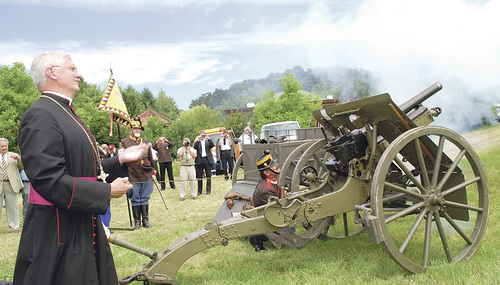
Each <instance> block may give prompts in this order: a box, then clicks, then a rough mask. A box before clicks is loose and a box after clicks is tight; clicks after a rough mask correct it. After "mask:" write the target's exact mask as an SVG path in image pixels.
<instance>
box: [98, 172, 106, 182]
mask: <svg viewBox="0 0 500 285" xmlns="http://www.w3.org/2000/svg"><path fill="white" fill-rule="evenodd" d="M108 176H109V174H107V173H105V172H104V171H102V170H101V174H99V176H97V178H99V179H101V180H102V182H104V183H107V182H106V178H107V177H108Z"/></svg>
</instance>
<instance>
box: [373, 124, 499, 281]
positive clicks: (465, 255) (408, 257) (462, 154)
mask: <svg viewBox="0 0 500 285" xmlns="http://www.w3.org/2000/svg"><path fill="white" fill-rule="evenodd" d="M426 137H427V138H428V139H432V140H433V141H436V142H439V145H438V146H437V147H435V150H433V151H432V152H431V151H429V149H427V148H426V147H423V146H422V145H423V144H422V142H423V141H425V140H426V139H427V138H426ZM408 149H411V150H413V153H414V154H415V156H416V158H417V159H418V162H417V163H415V164H417V165H415V166H414V167H415V169H412V168H411V164H409V163H408V162H407V161H406V159H405V158H404V157H403V155H402V153H408V152H407V151H408ZM431 156H433V157H434V158H433V159H432V158H429V157H431ZM414 161H415V160H414ZM396 166H397V167H398V169H399V171H401V173H402V174H403V173H404V174H406V177H407V178H408V180H407V182H406V185H404V186H401V184H397V183H393V182H389V181H387V178H388V177H389V176H388V174H389V171H390V169H391V173H394V170H395V169H394V168H395V167H396ZM417 169H418V171H415V170H417ZM457 175H458V176H459V177H460V179H458V180H459V182H458V183H450V182H453V181H452V180H454V178H453V177H455V178H456V176H457ZM455 180H456V179H455ZM460 182H461V183H460ZM450 184H453V185H450ZM405 186H406V187H405ZM408 187H409V188H408ZM384 190H385V191H384ZM459 192H460V194H462V193H463V195H464V196H465V198H464V199H465V201H464V199H462V201H460V202H456V198H453V197H452V196H454V195H455V196H456V195H457V194H459ZM391 193H392V194H397V195H399V196H401V195H403V196H406V197H407V198H406V199H407V200H406V201H408V199H410V200H412V201H413V202H412V204H406V206H404V205H401V206H399V207H398V206H394V205H392V206H389V205H388V204H385V205H384V201H385V202H387V201H388V198H387V196H388V195H391ZM371 203H372V204H371V207H372V210H373V214H374V215H376V217H377V218H378V223H377V225H376V231H377V235H378V236H380V237H381V238H380V239H381V242H382V244H383V246H384V247H385V250H386V251H387V253H388V254H389V255H390V256H391V257H392V258H393V259H394V261H396V263H398V264H399V265H401V266H402V267H403V268H405V269H407V270H408V271H410V272H413V273H421V272H424V271H425V269H426V268H427V267H429V266H430V265H431V263H432V266H437V265H439V264H443V263H446V262H458V261H460V260H468V259H469V258H471V257H472V255H474V253H475V251H476V250H477V248H478V246H479V243H480V242H481V239H482V238H483V236H484V233H485V231H486V223H487V220H488V212H489V192H488V183H487V180H486V174H485V172H484V169H483V166H482V164H481V161H480V160H479V157H478V155H477V154H476V152H475V151H474V150H473V148H472V147H471V146H470V145H469V143H468V142H467V141H466V140H465V139H464V138H462V137H461V136H460V135H459V134H457V133H455V132H453V131H451V130H449V129H446V128H443V127H435V126H433V127H418V128H415V129H411V130H409V131H407V132H405V133H403V134H401V135H400V136H399V137H397V138H396V139H395V140H394V141H393V142H392V143H391V144H390V145H389V146H388V147H387V149H386V150H385V151H384V153H383V154H382V156H381V158H380V160H379V163H378V165H377V167H376V169H375V172H374V176H373V181H372V188H371ZM454 210H455V211H457V210H458V211H462V213H463V212H465V215H466V217H467V218H466V219H463V218H462V219H461V220H458V219H455V218H454V217H452V216H453V215H452V214H451V213H452V211H454Z"/></svg>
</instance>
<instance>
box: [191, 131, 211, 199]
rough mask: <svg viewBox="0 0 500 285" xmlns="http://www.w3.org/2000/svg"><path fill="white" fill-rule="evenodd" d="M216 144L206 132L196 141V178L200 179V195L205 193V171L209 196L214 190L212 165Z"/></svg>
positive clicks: (201, 133)
mask: <svg viewBox="0 0 500 285" xmlns="http://www.w3.org/2000/svg"><path fill="white" fill-rule="evenodd" d="M214 146H215V145H214V142H213V141H212V140H211V139H210V138H209V137H208V135H207V134H205V131H200V133H199V135H198V136H197V137H196V138H195V139H194V145H193V147H194V149H195V150H196V159H195V164H196V178H197V179H198V195H201V193H202V192H203V171H205V176H206V177H207V190H206V191H207V192H206V193H207V195H210V190H211V188H212V179H211V177H212V164H214V163H215V162H214V157H213V156H212V153H211V151H210V150H211V149H212V148H213V147H214Z"/></svg>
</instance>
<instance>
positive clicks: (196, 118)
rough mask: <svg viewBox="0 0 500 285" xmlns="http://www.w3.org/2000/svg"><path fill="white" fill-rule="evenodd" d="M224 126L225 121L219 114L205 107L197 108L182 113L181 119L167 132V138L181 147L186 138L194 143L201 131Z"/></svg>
mask: <svg viewBox="0 0 500 285" xmlns="http://www.w3.org/2000/svg"><path fill="white" fill-rule="evenodd" d="M222 125H223V121H222V120H221V118H220V117H219V113H218V112H216V111H214V110H212V109H211V108H208V107H207V106H205V105H201V106H196V107H193V108H191V109H189V110H187V111H184V112H181V114H180V116H179V119H177V120H176V121H174V122H173V123H172V124H171V125H170V127H169V128H168V129H167V130H166V137H168V138H170V139H171V140H172V141H173V142H174V144H175V145H176V146H180V145H181V144H182V140H183V139H184V138H190V139H191V141H193V140H194V138H195V137H196V136H197V135H198V132H199V131H200V130H206V129H211V128H216V127H220V126H222Z"/></svg>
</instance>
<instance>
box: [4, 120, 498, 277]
mask: <svg viewBox="0 0 500 285" xmlns="http://www.w3.org/2000/svg"><path fill="white" fill-rule="evenodd" d="M497 132H500V126H494V127H489V128H487V129H484V130H479V131H476V132H472V133H470V134H467V135H466V137H467V138H469V137H470V138H474V136H475V134H478V135H480V136H481V137H483V138H482V139H481V140H480V143H481V145H480V147H479V148H478V153H479V155H480V157H481V160H482V163H483V165H484V168H485V170H486V173H487V176H488V183H489V190H490V205H491V208H490V219H489V223H488V228H487V232H486V235H485V238H484V239H483V241H482V243H481V245H480V247H479V249H478V251H477V252H476V254H475V255H474V256H473V257H472V259H470V260H469V261H464V262H459V263H455V264H444V265H441V266H438V267H431V268H429V269H428V270H427V272H426V273H424V274H419V275H414V274H411V273H408V272H407V271H406V270H404V269H402V268H401V267H400V266H398V265H397V264H396V263H395V262H394V261H393V260H392V258H390V257H389V256H388V255H387V253H386V252H385V250H384V249H383V248H382V247H381V246H380V245H377V244H373V243H371V242H370V241H369V238H368V235H367V234H366V233H362V234H360V235H357V236H353V237H349V238H345V239H338V240H328V241H326V242H323V241H320V240H313V241H311V242H310V243H309V244H307V245H306V246H305V247H304V248H302V249H295V248H289V247H283V248H282V249H281V250H277V249H274V248H273V247H272V246H271V245H268V246H267V248H268V250H267V251H266V252H259V253H256V252H253V251H252V250H251V247H250V245H249V244H248V242H247V241H246V240H234V241H230V243H229V245H228V246H225V247H224V246H218V247H215V248H212V249H208V250H205V251H203V252H201V253H199V254H197V255H195V256H193V257H192V258H190V259H189V260H188V261H187V262H186V263H184V265H183V266H182V267H181V268H180V270H179V271H178V273H177V275H176V277H175V280H176V281H177V282H178V283H179V284H497V283H498V282H500V281H498V280H499V279H500V278H499V277H498V273H497V272H498V264H500V245H499V243H498V235H499V234H500V217H499V206H497V205H496V201H497V200H498V199H499V198H498V197H497V196H496V191H497V189H498V188H499V183H500V170H499V169H500V168H499V167H498V165H499V162H500V143H497V141H498V139H497V138H498V136H491V137H489V136H488V134H491V133H497ZM485 140H488V141H489V144H488V145H487V146H486V147H485V146H484V141H485ZM470 141H471V144H472V145H473V146H475V142H474V141H475V140H474V139H471V140H470ZM174 165H178V163H174ZM174 171H175V172H174V173H176V178H177V179H178V166H177V167H176V168H175V170H174ZM167 185H168V184H167ZM176 186H177V189H176V190H171V189H169V188H167V190H165V191H163V192H162V193H163V195H164V196H165V199H166V201H167V205H168V210H166V209H165V207H164V206H163V202H162V200H161V198H160V196H159V194H158V191H156V190H155V191H154V192H153V195H152V198H151V206H150V221H151V223H152V225H153V228H151V229H143V228H141V229H140V230H138V231H118V230H117V231H115V235H116V236H118V237H120V238H123V239H125V240H127V241H130V242H132V243H134V244H137V245H139V246H142V247H144V248H147V249H150V250H156V251H161V250H162V249H164V248H166V247H167V246H168V245H169V244H171V243H173V242H174V241H176V240H177V239H179V238H182V237H184V236H186V235H187V234H189V233H191V232H193V231H195V230H197V229H199V228H202V227H203V226H204V225H205V224H206V223H207V222H209V221H211V220H212V218H213V217H214V216H215V214H216V213H217V211H218V209H219V208H220V206H221V205H222V203H223V202H224V201H223V196H224V194H225V193H226V192H228V191H229V190H230V189H231V183H230V181H225V180H224V179H223V178H222V177H220V176H218V177H216V178H214V179H213V186H212V188H213V190H212V195H209V196H207V195H202V196H200V197H199V198H198V199H197V200H190V199H187V200H186V201H182V202H181V201H179V192H178V191H179V188H180V187H179V186H180V184H179V183H178V182H177V183H176ZM20 202H21V200H20ZM126 205H127V204H126V200H125V198H121V199H114V200H112V204H111V211H112V214H113V216H112V220H111V225H112V226H114V227H128V226H129V220H128V212H127V209H126ZM20 206H21V205H20ZM19 237H20V235H19V234H12V233H8V228H7V225H6V221H5V211H4V213H3V215H2V220H1V222H0V243H1V245H2V249H1V251H0V280H12V275H13V271H14V263H15V257H16V253H17V247H18V242H19ZM266 245H267V244H266ZM111 248H112V251H113V255H114V258H115V263H116V267H117V273H118V276H119V277H120V278H121V277H124V276H126V275H130V274H134V273H136V272H139V271H140V270H141V269H142V266H143V264H144V263H146V262H148V261H149V258H148V257H145V256H143V255H140V254H138V253H135V252H132V251H130V250H127V249H124V248H121V247H118V246H115V245H111ZM136 284H139V283H136Z"/></svg>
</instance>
